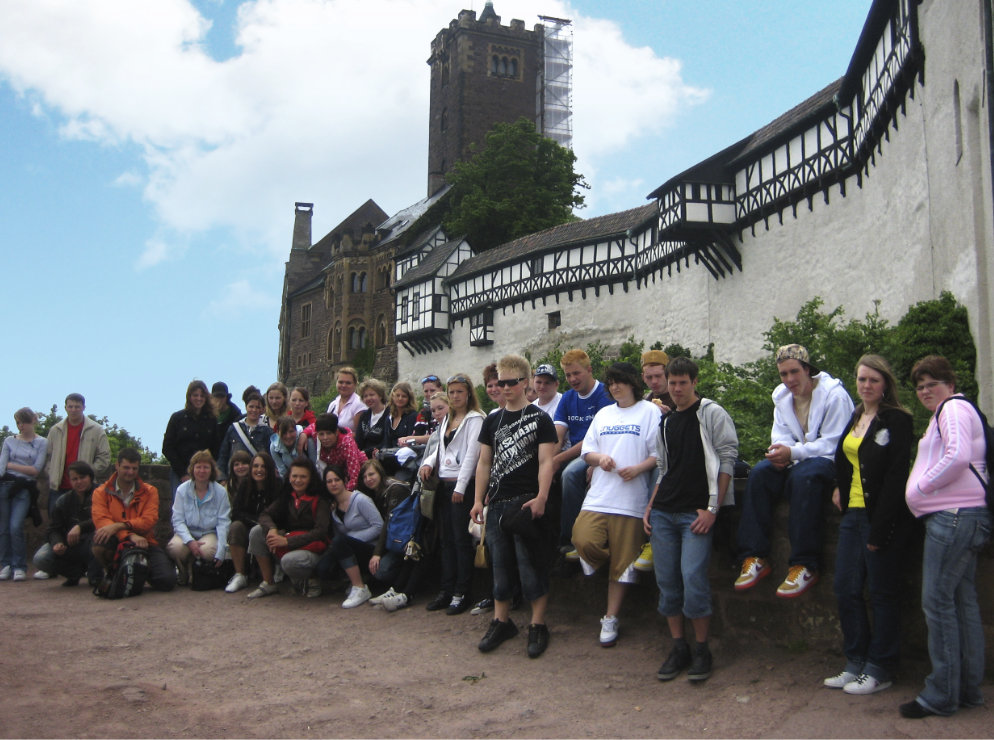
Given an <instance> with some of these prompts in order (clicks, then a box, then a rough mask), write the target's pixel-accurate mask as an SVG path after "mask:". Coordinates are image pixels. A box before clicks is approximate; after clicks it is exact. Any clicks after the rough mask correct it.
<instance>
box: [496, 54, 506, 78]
mask: <svg viewBox="0 0 994 740" xmlns="http://www.w3.org/2000/svg"><path fill="white" fill-rule="evenodd" d="M497 76H498V77H507V57H501V58H500V61H499V62H498V63H497Z"/></svg>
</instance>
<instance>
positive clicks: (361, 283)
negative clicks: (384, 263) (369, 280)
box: [359, 272, 366, 293]
mask: <svg viewBox="0 0 994 740" xmlns="http://www.w3.org/2000/svg"><path fill="white" fill-rule="evenodd" d="M359 292H360V293H365V292H366V273H364V272H361V273H359Z"/></svg>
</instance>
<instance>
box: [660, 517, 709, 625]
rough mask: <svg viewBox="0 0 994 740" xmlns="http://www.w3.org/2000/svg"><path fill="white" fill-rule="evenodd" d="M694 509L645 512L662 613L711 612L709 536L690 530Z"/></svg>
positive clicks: (690, 614) (703, 614) (694, 615)
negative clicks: (672, 511)
mask: <svg viewBox="0 0 994 740" xmlns="http://www.w3.org/2000/svg"><path fill="white" fill-rule="evenodd" d="M695 519H697V512H693V513H686V512H685V513H679V514H672V513H670V512H667V511H659V510H658V509H653V510H652V511H651V512H650V513H649V524H651V525H652V534H651V535H650V536H649V542H650V543H652V564H653V567H654V568H655V570H656V585H658V586H659V613H660V614H662V615H663V616H664V617H676V616H679V615H680V614H683V615H684V616H686V617H687V618H688V619H700V618H701V617H709V616H711V584H710V582H709V581H708V565H709V564H710V563H711V538H712V535H713V533H714V527H712V528H711V531H709V532H708V533H707V534H694V533H693V532H691V531H690V525H691V524H693V523H694V520H695Z"/></svg>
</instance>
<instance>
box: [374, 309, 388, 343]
mask: <svg viewBox="0 0 994 740" xmlns="http://www.w3.org/2000/svg"><path fill="white" fill-rule="evenodd" d="M386 343H387V322H386V319H385V318H384V316H383V314H380V315H379V316H377V318H376V346H377V347H382V346H384V345H385V344H386Z"/></svg>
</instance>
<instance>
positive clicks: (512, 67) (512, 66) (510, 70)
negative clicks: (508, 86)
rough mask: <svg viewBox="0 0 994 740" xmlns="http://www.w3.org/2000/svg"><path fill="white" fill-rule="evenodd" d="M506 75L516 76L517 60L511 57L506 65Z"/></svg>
mask: <svg viewBox="0 0 994 740" xmlns="http://www.w3.org/2000/svg"><path fill="white" fill-rule="evenodd" d="M507 75H508V77H514V78H517V76H518V60H517V59H512V60H511V61H510V63H509V64H508V65H507Z"/></svg>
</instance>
